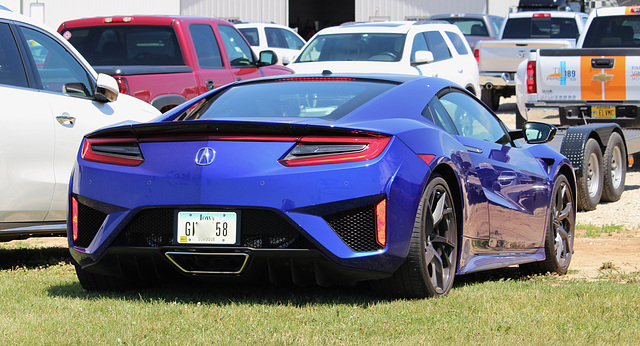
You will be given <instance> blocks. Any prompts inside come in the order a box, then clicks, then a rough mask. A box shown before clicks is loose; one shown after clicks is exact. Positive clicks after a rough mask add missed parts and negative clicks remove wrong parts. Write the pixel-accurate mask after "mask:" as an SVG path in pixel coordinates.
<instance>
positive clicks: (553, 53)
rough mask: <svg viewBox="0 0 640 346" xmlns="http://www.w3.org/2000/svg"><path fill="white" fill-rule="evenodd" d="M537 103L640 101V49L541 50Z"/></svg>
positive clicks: (538, 61) (537, 77)
mask: <svg viewBox="0 0 640 346" xmlns="http://www.w3.org/2000/svg"><path fill="white" fill-rule="evenodd" d="M536 74H537V76H536V80H537V89H538V101H578V100H583V101H622V100H628V99H635V100H637V99H640V49H626V48H625V49H617V48H614V49H611V48H609V49H562V50H551V49H549V50H544V49H543V50H540V51H539V55H538V57H537V62H536Z"/></svg>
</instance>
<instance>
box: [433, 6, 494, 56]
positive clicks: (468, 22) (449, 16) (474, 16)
mask: <svg viewBox="0 0 640 346" xmlns="http://www.w3.org/2000/svg"><path fill="white" fill-rule="evenodd" d="M429 20H444V21H447V22H449V23H451V24H454V25H455V26H457V27H458V28H459V29H460V31H462V34H463V35H464V37H465V38H466V39H467V42H469V46H471V49H472V50H473V49H474V48H475V45H476V42H478V41H480V40H495V39H496V38H497V37H498V34H499V33H500V28H501V27H502V22H504V17H500V16H496V15H490V14H484V13H446V14H435V15H433V16H431V17H430V18H429Z"/></svg>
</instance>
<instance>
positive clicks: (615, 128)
mask: <svg viewBox="0 0 640 346" xmlns="http://www.w3.org/2000/svg"><path fill="white" fill-rule="evenodd" d="M613 132H617V133H618V134H620V136H621V137H622V140H623V142H624V145H625V149H627V147H626V146H627V144H626V143H627V142H626V139H625V137H624V133H623V131H622V128H620V126H619V125H618V124H614V123H606V124H588V125H579V126H571V127H568V128H567V130H566V133H565V136H564V139H563V140H562V144H561V147H560V153H561V154H562V155H564V156H566V157H567V158H568V159H569V161H571V164H572V165H573V168H574V169H575V170H576V175H578V176H579V175H581V174H582V172H581V167H582V163H583V161H584V148H585V146H586V145H587V141H588V140H589V138H593V139H595V140H596V141H597V142H598V144H599V145H600V149H601V150H602V152H603V153H604V152H605V150H606V144H607V143H608V142H609V137H611V134H612V133H613ZM626 159H627V158H626V157H625V160H626Z"/></svg>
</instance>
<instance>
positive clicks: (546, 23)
mask: <svg viewBox="0 0 640 346" xmlns="http://www.w3.org/2000/svg"><path fill="white" fill-rule="evenodd" d="M579 34H580V32H579V31H578V24H577V23H576V20H575V19H573V18H557V17H556V18H552V17H533V18H511V19H509V20H507V25H505V27H504V33H503V34H502V38H567V39H577V38H578V35H579Z"/></svg>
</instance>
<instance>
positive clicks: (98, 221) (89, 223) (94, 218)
mask: <svg viewBox="0 0 640 346" xmlns="http://www.w3.org/2000/svg"><path fill="white" fill-rule="evenodd" d="M106 217H107V214H105V213H103V212H101V211H98V210H96V209H93V208H91V207H89V206H87V205H85V204H82V203H80V202H78V239H76V240H75V241H74V242H73V245H74V246H77V247H82V248H86V247H88V246H89V245H90V244H91V242H92V241H93V238H95V236H96V234H97V233H98V231H99V230H100V227H101V226H102V223H103V222H104V219H105V218H106Z"/></svg>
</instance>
